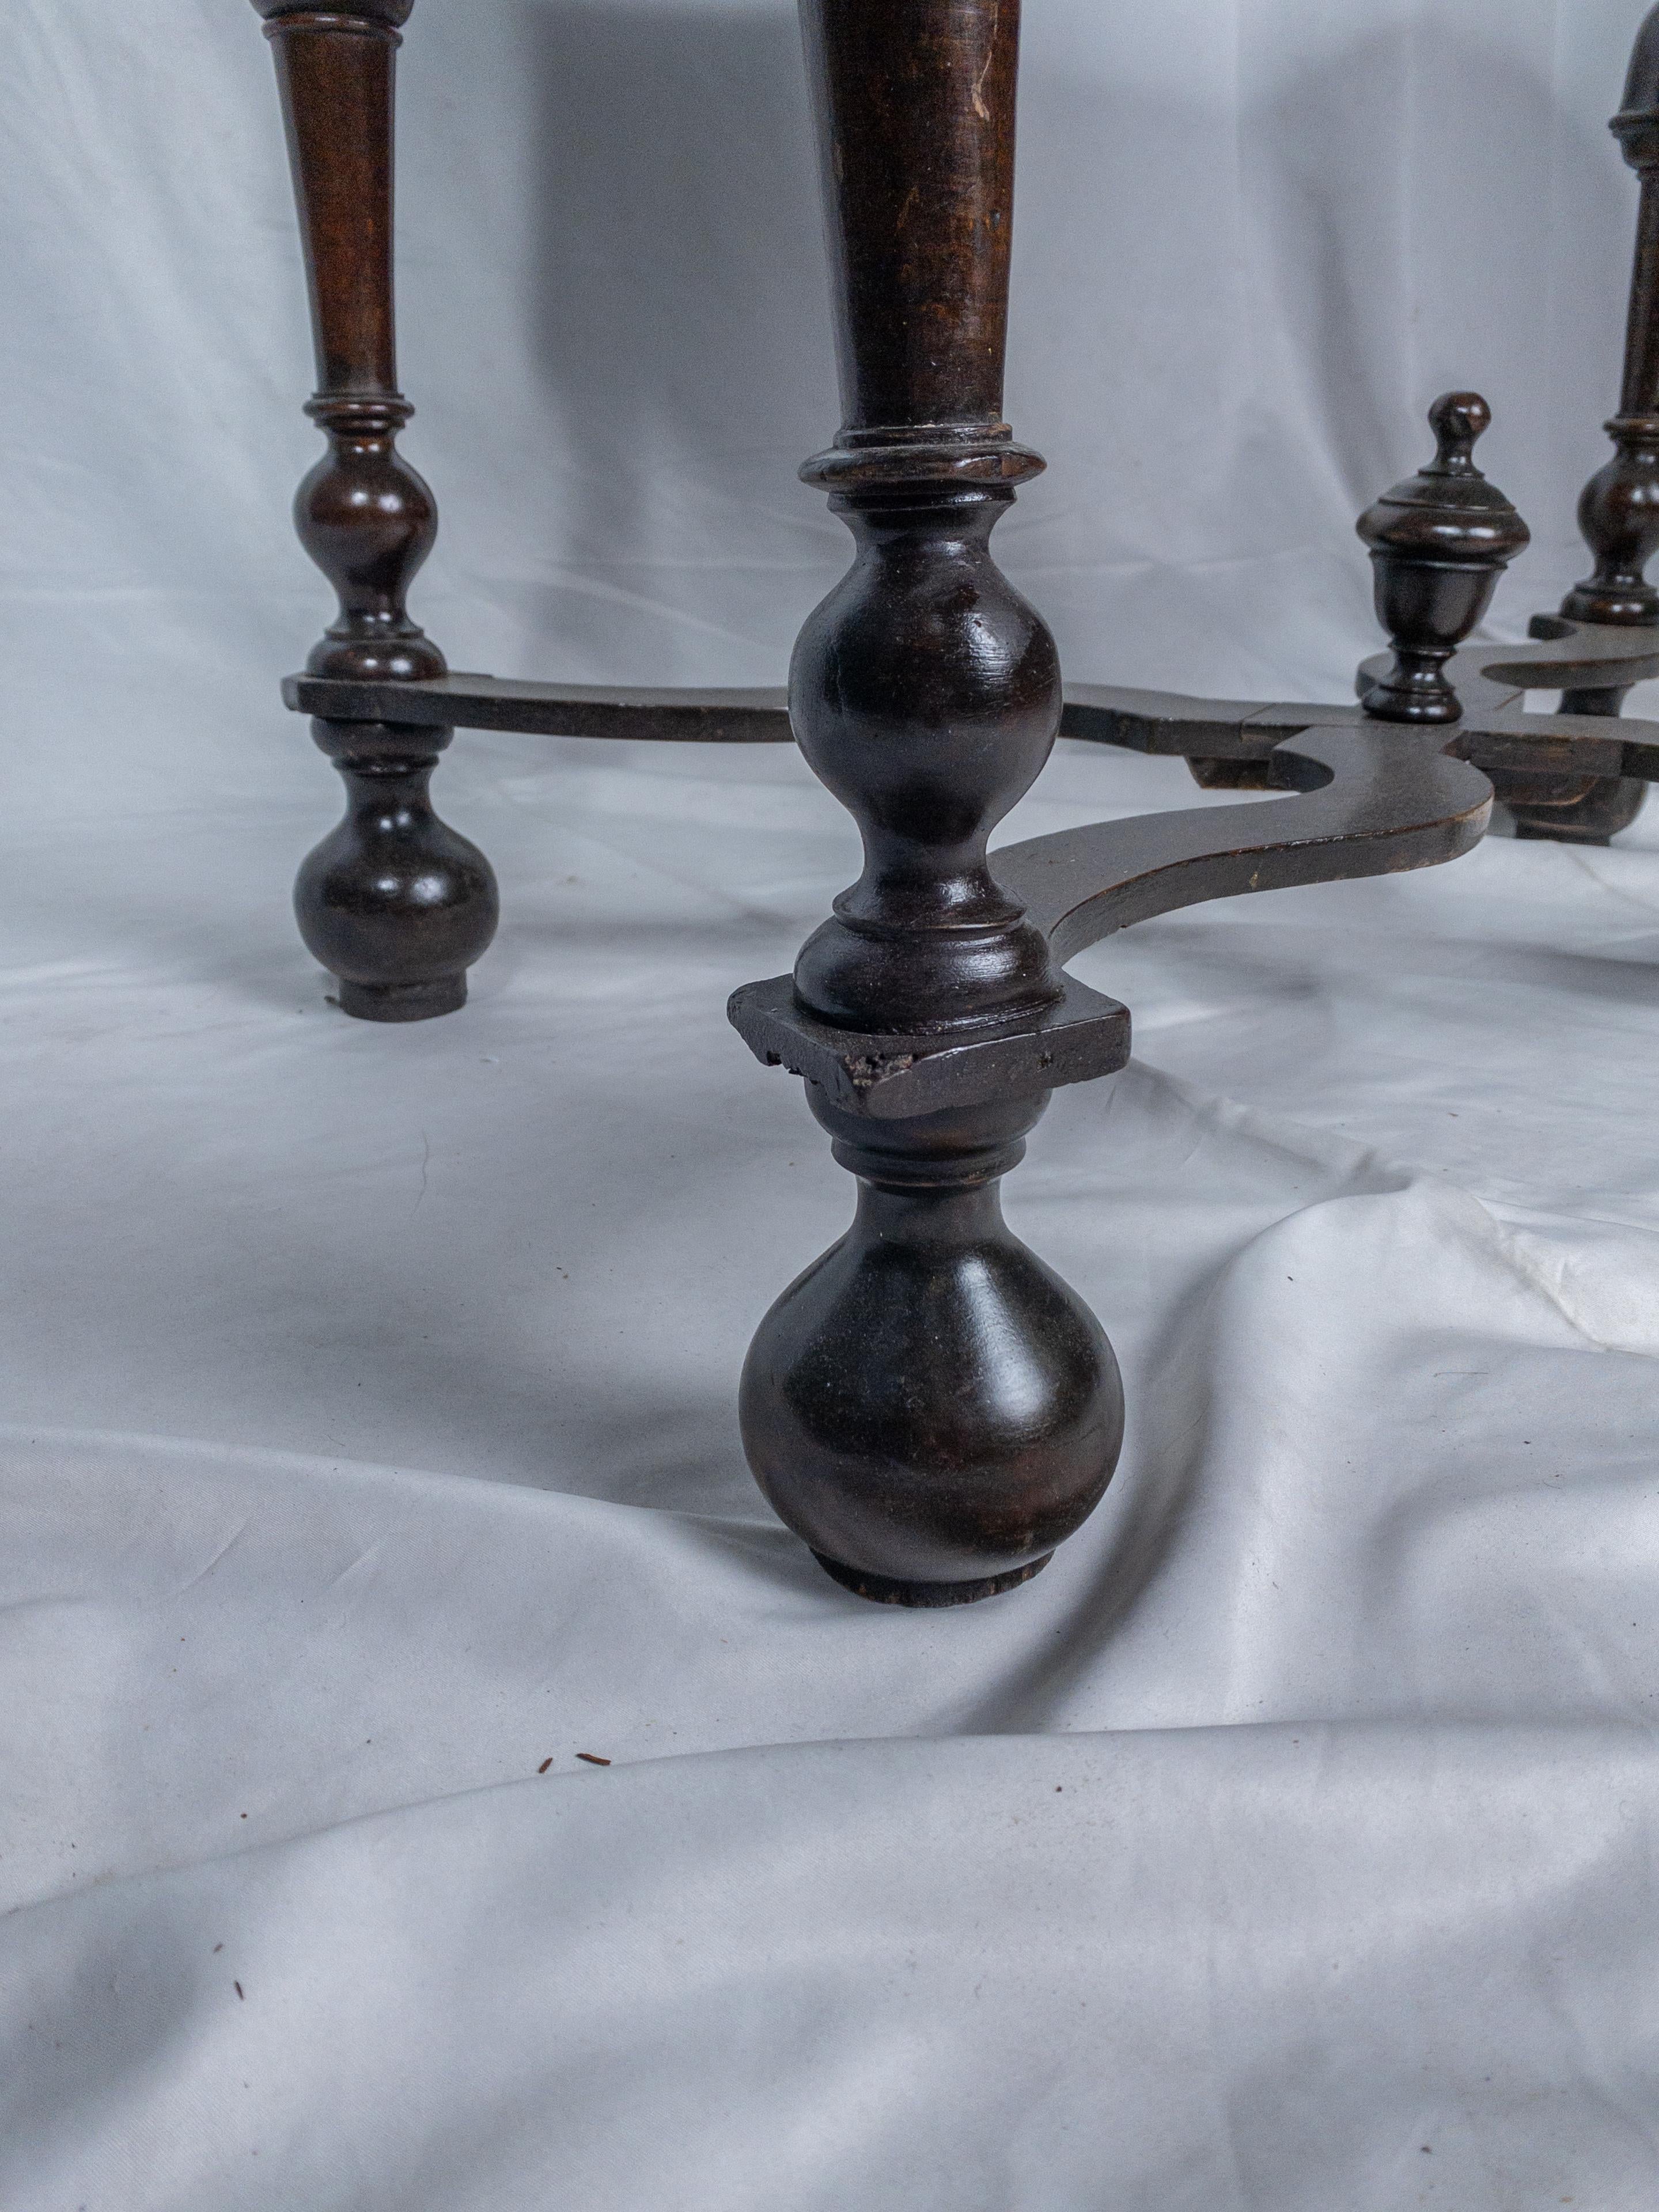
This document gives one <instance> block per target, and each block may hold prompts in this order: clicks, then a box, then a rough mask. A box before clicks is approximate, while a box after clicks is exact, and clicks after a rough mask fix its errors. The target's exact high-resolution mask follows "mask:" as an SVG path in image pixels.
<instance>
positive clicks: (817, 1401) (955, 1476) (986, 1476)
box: [739, 1182, 1123, 1605]
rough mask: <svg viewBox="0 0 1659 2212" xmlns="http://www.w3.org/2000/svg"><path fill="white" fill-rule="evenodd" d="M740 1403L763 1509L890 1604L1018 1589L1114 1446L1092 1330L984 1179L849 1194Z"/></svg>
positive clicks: (1087, 1504)
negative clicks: (838, 1231)
mask: <svg viewBox="0 0 1659 2212" xmlns="http://www.w3.org/2000/svg"><path fill="white" fill-rule="evenodd" d="M739 1411H740V1417H741V1420H742V1426H743V1437H744V1448H745V1449H746V1451H747V1453H748V1455H749V1463H750V1467H751V1468H753V1470H754V1473H755V1477H756V1480H757V1481H758V1483H759V1484H760V1486H761V1488H762V1489H763V1491H764V1492H765V1493H766V1495H767V1497H768V1498H769V1499H770V1500H771V1502H772V1504H773V1505H774V1507H775V1509H776V1510H777V1512H778V1514H779V1516H780V1517H781V1519H782V1520H783V1521H785V1522H787V1524H788V1526H789V1527H790V1528H793V1530H794V1531H795V1532H796V1534H798V1535H799V1536H802V1537H804V1538H805V1541H806V1542H807V1543H808V1544H809V1545H810V1546H811V1548H812V1550H813V1551H814V1552H815V1553H817V1555H818V1558H819V1559H820V1561H821V1562H822V1564H823V1566H824V1567H825V1568H826V1570H827V1571H828V1572H829V1573H830V1574H832V1575H833V1576H834V1577H836V1580H837V1581H838V1582H841V1583H844V1584H845V1585H846V1586H847V1587H848V1589H854V1590H857V1591H858V1592H859V1594H860V1595H862V1596H866V1597H871V1598H873V1599H876V1600H878V1601H880V1602H884V1603H888V1604H900V1605H949V1604H962V1603H966V1602H969V1601H971V1600H973V1599H975V1598H979V1597H988V1596H991V1595H994V1593H995V1592H996V1591H997V1590H1000V1589H1010V1588H1012V1587H1013V1585H1014V1584H1015V1583H1019V1582H1023V1581H1026V1580H1029V1578H1030V1576H1031V1575H1032V1574H1034V1573H1035V1572H1036V1570H1037V1568H1038V1567H1039V1566H1041V1565H1042V1564H1043V1562H1044V1561H1045V1560H1046V1559H1047V1558H1048V1554H1049V1553H1051V1552H1052V1551H1053V1550H1054V1547H1055V1545H1056V1544H1059V1543H1060V1542H1062V1541H1064V1540H1065V1538H1066V1537H1067V1536H1069V1535H1070V1534H1072V1533H1073V1530H1075V1529H1076V1528H1079V1527H1080V1526H1081V1524H1082V1522H1084V1521H1085V1519H1086V1518H1087V1517H1088V1516H1089V1514H1090V1513H1091V1512H1092V1510H1094V1508H1095V1506H1096V1505H1097V1504H1098V1503H1099V1500H1100V1498H1101V1496H1102V1493H1103V1492H1104V1490H1105V1488H1106V1485H1107V1483H1108V1482H1109V1480H1110V1479H1111V1474H1112V1470H1113V1468H1114V1467H1115V1465H1116V1462H1117V1455H1118V1451H1119V1449H1120V1447H1121V1443H1122V1437H1123V1396H1122V1389H1121V1383H1120V1382H1119V1378H1118V1371H1117V1362H1116V1360H1115V1358H1113V1356H1112V1349H1111V1346H1110V1345H1109V1343H1108V1342H1107V1340H1106V1337H1105V1334H1104V1332H1103V1330H1102V1328H1101V1327H1100V1324H1099V1322H1097V1321H1096V1319H1095V1317H1094V1316H1093V1315H1092V1314H1091V1312H1090V1311H1089V1310H1088V1308H1087V1307H1086V1306H1085V1304H1083V1302H1082V1300H1081V1299H1080V1298H1079V1297H1078V1296H1077V1295H1076V1293H1075V1292H1074V1291H1072V1290H1071V1289H1069V1288H1068V1286H1067V1285H1066V1284H1065V1283H1063V1282H1062V1281H1061V1280H1060V1277H1059V1276H1058V1275H1056V1274H1055V1273H1054V1271H1053V1269H1052V1268H1050V1267H1045V1266H1044V1264H1043V1263H1042V1261H1041V1260H1039V1259H1038V1258H1037V1256H1036V1254H1035V1253H1034V1252H1032V1251H1031V1250H1030V1249H1029V1248H1028V1247H1027V1246H1026V1245H1024V1244H1023V1243H1020V1241H1019V1239H1018V1237H1015V1236H1014V1235H1013V1234H1012V1231H1010V1230H1009V1229H1008V1228H1007V1226H1006V1224H1005V1223H1004V1221H1003V1219H1002V1215H1001V1210H1000V1205H999V1202H998V1193H997V1186H996V1184H995V1182H981V1183H979V1184H977V1185H975V1186H973V1187H970V1188H966V1189H964V1188H949V1187H946V1188H915V1189H908V1190H895V1189H890V1188H878V1187H872V1186H871V1185H869V1184H865V1185H864V1186H863V1187H862V1188H861V1189H860V1200H859V1211H858V1218H857V1219H856V1221H855V1222H854V1226H853V1228H852V1229H851V1230H850V1231H848V1235H847V1236H846V1237H843V1238H842V1241H841V1243H839V1244H836V1246H834V1247H833V1248H832V1249H830V1250H829V1252H827V1253H825V1254H824V1255H823V1258H822V1259H820V1260H819V1261H817V1262H816V1263H815V1265H813V1266H812V1267H809V1268H808V1269H807V1271H806V1273H805V1274H804V1275H802V1276H801V1277H800V1278H799V1279H798V1280H797V1281H796V1282H795V1283H793V1284H792V1285H791V1286H790V1287H789V1289H788V1290H787V1291H785V1292H784V1294H783V1296H782V1297H781V1298H780V1299H779V1300H778V1302H777V1304H775V1306H774V1307H773V1308H772V1310H771V1311H770V1313H769V1314H768V1315H767V1316H766V1318H765V1320H764V1321H763V1322H762V1323H761V1326H760V1329H759V1331H758V1333H757V1335H756V1338H755V1341H754V1344H753V1346H751V1348H750V1353H749V1358H748V1360H747V1362H746V1364H745V1365H744V1375H743V1383H742V1389H741V1393H740V1405H739Z"/></svg>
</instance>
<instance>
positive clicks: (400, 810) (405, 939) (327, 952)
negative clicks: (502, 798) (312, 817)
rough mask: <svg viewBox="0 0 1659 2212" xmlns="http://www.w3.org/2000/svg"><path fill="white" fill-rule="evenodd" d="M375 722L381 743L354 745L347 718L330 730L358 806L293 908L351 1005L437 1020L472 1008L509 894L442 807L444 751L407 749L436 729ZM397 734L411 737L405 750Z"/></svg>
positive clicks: (303, 874)
mask: <svg viewBox="0 0 1659 2212" xmlns="http://www.w3.org/2000/svg"><path fill="white" fill-rule="evenodd" d="M319 727H322V728H326V729H327V730H328V731H329V732H330V736H329V740H328V743H327V750H331V751H332V752H334V754H335V757H336V763H337V766H338V768H339V769H340V772H341V774H342V775H343V777H344V779H345V783H346V790H347V806H346V812H345V817H344V819H343V821H342V822H341V823H339V824H338V825H337V827H336V828H335V829H332V830H331V831H330V833H329V835H328V836H326V837H325V838H324V840H323V842H321V844H320V845H319V846H318V847H317V848H316V849H315V850H314V851H313V852H312V853H310V854H308V855H307V858H306V860H305V861H304V863H303V865H302V866H301V870H300V873H299V878H298V880H297V881H296V883H295V887H294V911H295V918H296V920H297V921H298V922H299V925H300V934H301V937H302V938H303V939H305V942H306V945H307V947H308V949H309V950H310V951H311V952H312V953H313V954H314V955H315V957H317V959H318V960H319V961H320V962H321V963H322V964H323V966H324V967H325V968H326V969H329V970H330V972H331V974H332V975H337V977H338V978H339V982H340V994H339V995H340V1005H341V1006H342V1007H343V1010H344V1011H345V1012H347V1013H349V1014H355V1015H356V1016H357V1017H358V1018H360V1019H362V1020H365V1021H376V1022H419V1021H427V1020H429V1019H430V1018H432V1017H433V1016H434V1015H436V1014H447V1013H453V1012H454V1011H455V1010H456V1008H457V1007H459V1006H464V1005H465V1001H466V971H467V969H468V968H470V967H471V964H472V963H473V962H474V961H475V960H477V958H478V957H480V956H481V955H482V954H483V952H484V951H486V950H487V948H488V946H489V942H490V939H492V938H493V937H494V936H495V924H496V921H497V919H498V917H499V915H500V898H499V895H498V893H497V890H496V888H495V872H494V871H493V870H492V869H491V867H490V865H489V861H488V860H486V859H485V858H484V856H483V854H482V853H481V852H480V851H479V850H478V848H477V846H476V845H474V844H473V843H471V842H470V840H468V839H467V838H465V837H463V836H461V835H460V834H459V831H457V830H454V829H451V828H450V827H449V824H448V823H447V822H443V821H441V820H440V819H439V817H438V816H437V815H436V814H435V813H434V812H433V811H432V805H431V802H430V800H429V799H428V796H427V785H428V780H429V779H430V776H431V774H432V769H433V765H434V761H435V754H434V753H432V752H429V751H428V752H427V753H426V754H425V755H424V757H411V755H410V752H409V750H408V748H409V744H410V739H411V738H420V739H422V740H427V741H428V742H429V733H428V732H423V731H422V732H410V731H404V732H388V731H386V729H385V728H384V726H370V727H371V728H372V729H374V730H375V731H376V732H377V734H378V742H377V744H375V745H374V746H373V747H371V746H370V745H369V744H367V743H365V742H362V741H361V740H360V741H359V742H358V743H357V744H356V746H355V747H351V746H350V740H349V738H343V736H342V734H341V733H342V732H343V726H342V725H339V724H332V725H320V726H319ZM440 734H441V735H447V732H441V733H440ZM389 738H399V739H401V741H402V743H401V749H400V750H399V751H393V750H392V748H391V746H390V744H388V742H387V740H388V739H389ZM348 748H350V749H348Z"/></svg>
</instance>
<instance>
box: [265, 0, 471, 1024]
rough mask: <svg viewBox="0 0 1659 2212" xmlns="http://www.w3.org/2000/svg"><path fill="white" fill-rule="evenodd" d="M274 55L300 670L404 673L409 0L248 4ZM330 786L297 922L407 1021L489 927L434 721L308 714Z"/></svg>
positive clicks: (415, 657) (414, 483) (462, 979)
mask: <svg viewBox="0 0 1659 2212" xmlns="http://www.w3.org/2000/svg"><path fill="white" fill-rule="evenodd" d="M253 4H254V6H255V8H256V9H258V12H259V14H260V15H263V16H264V18H265V19H266V21H265V34H266V36H267V37H268V38H269V39H270V41H271V43H272V46H273V47H274V49H275V52H276V75H277V82H278V84H279V86H280V88H281V92H282V100H283V118H284V121H285V123H286V125H287V129H288V143H289V157H290V161H291V163H292V167H293V171H294V190H295V199H296V201H297V203H298V206H299V215H300V229H301V239H302V241H303V244H304V247H305V256H306V270H307V278H308V281H309V287H310V295H311V321H312V331H313V337H314V339H315V343H316V350H317V392H316V396H315V398H313V399H312V400H311V402H310V404H308V406H307V410H306V412H307V414H308V415H310V416H312V417H313V419H314V420H315V421H316V422H317V423H318V424H319V427H320V428H322V430H323V432H324V433H325V436H326V437H327V439H328V451H327V453H325V454H324V456H323V458H322V459H320V460H319V462H318V463H317V465H316V466H315V467H314V468H313V470H312V471H311V472H310V474H309V475H308V476H307V477H306V478H305V480H304V482H303V483H301V486H300V489H299V493H298V495H297V496H296V499H295V527H296V528H297V530H298V532H299V536H300V542H301V544H302V545H303V546H304V547H305V549H306V550H307V553H309V554H310V556H311V557H312V559H313V561H314V562H316V563H317V565H318V567H319V568H320V569H321V570H322V571H323V573H324V574H325V576H326V577H327V578H328V579H329V580H330V582H331V584H332V585H333V586H334V587H335V589H336V591H337V592H338V594H339V601H340V611H339V615H338V617H337V619H336V620H335V621H334V622H333V623H331V625H330V627H329V629H328V631H327V633H326V634H325V636H324V637H323V638H322V639H321V640H320V641H319V643H318V644H317V645H316V646H315V647H313V650H312V653H311V655H310V658H309V659H308V660H307V663H306V665H307V669H308V670H309V671H310V672H311V673H312V674H313V675H314V676H328V677H338V678H360V679H368V680H371V681H372V680H375V679H384V678H392V679H398V680H404V681H409V680H420V679H422V678H432V677H437V676H441V675H443V673H444V672H445V664H444V657H443V655H442V653H440V652H439V650H438V648H437V647H436V646H435V645H434V644H433V642H432V641H431V639H430V638H428V636H427V635H425V633H424V632H423V631H422V629H420V627H419V625H418V624H417V623H414V622H412V621H411V620H410V617H409V614H408V611H407V610H406V607H405V605H404V601H405V598H406V595H407V593H408V590H409V586H410V580H411V579H412V578H413V576H414V574H415V572H416V569H417V568H419V567H420V565H421V563H422V561H424V560H425V558H426V556H427V555H428V552H430V550H431V549H432V542H433V539H434V538H435V536H436V534H437V526H438V516H437V508H436V506H435V502H434V501H433V497H432V495H431V493H430V491H429V490H428V489H427V487H426V485H425V484H424V483H422V481H421V478H420V477H418V476H417V475H416V473H415V471H414V470H413V469H411V468H410V465H409V464H408V463H407V462H406V461H405V460H404V459H403V458H402V456H401V455H400V454H399V453H398V450H397V435H398V431H399V430H400V429H401V428H402V427H403V425H404V423H405V422H407V421H408V419H409V417H410V415H411V414H412V413H413V411H414V410H413V409H412V408H411V407H410V404H409V402H408V401H407V400H406V399H405V398H404V397H403V395H402V394H401V393H400V392H399V391H398V369H397V359H396V354H395V350H394V345H393V324H392V80H393V67H394V57H395V53H396V50H397V47H398V44H399V27H400V26H401V25H402V24H403V23H404V21H406V19H407V18H408V15H409V13H410V9H411V7H412V6H413V4H414V0H345V4H343V5H341V6H338V7H333V8H326V7H325V8H319V7H317V6H315V5H309V4H305V0H253ZM312 728H313V734H314V736H315V738H316V740H317V743H318V744H319V746H320V747H321V748H322V750H324V751H325V753H326V754H327V755H328V756H329V757H330V758H331V760H333V762H334V763H335V764H336V766H337V768H338V769H339V770H340V772H341V774H342V775H343V778H344V780H345V784H346V792H347V807H346V814H345V818H344V819H343V821H342V822H341V823H340V824H339V826H338V827H337V829H335V830H334V831H333V832H332V833H331V835H330V836H328V837H326V838H325V839H324V841H323V842H322V843H321V844H320V845H319V846H318V848H316V850H315V851H314V852H313V853H312V854H310V855H309V857H308V858H307V860H306V861H305V863H304V865H303V866H302V867H301V871H300V876H299V880H298V882H297V884H295V894H294V903H295V915H296V916H297V918H298V921H299V924H300V933H301V936H302V937H303V938H304V939H305V941H306V944H307V945H308V946H309V948H310V950H311V951H313V953H314V954H315V955H316V956H317V957H318V959H319V960H320V961H321V962H322V963H323V965H324V966H325V968H328V969H331V971H332V972H333V973H334V974H335V975H337V976H338V978H339V979H340V1004H341V1005H342V1006H343V1007H344V1009H345V1011H346V1012H348V1013H349V1014H358V1015H362V1016H363V1017H365V1018H368V1020H371V1021H420V1020H423V1019H425V1018H427V1017H428V1016H429V1015H433V1014H444V1013H449V1012H453V1010H454V1008H456V1007H457V1006H460V1005H462V1004H463V1002H464V1001H465V998H466V971H467V969H468V968H469V967H470V966H471V963H472V962H473V961H475V960H477V958H478V957H479V955H480V954H481V953H482V952H483V951H484V949H485V948H486V946H487V945H489V940H490V939H491V938H492V937H493V936H494V934H495V920H496V911H497V902H496V891H495V877H494V875H493V874H492V873H491V871H490V867H489V862H488V860H485V858H484V856H483V854H482V853H480V852H479V851H478V849H477V847H476V846H475V845H472V844H471V843H469V842H468V841H467V840H466V839H465V837H462V836H458V835H457V833H456V832H455V831H454V830H453V829H450V828H449V827H448V825H447V823H443V822H441V821H440V820H439V818H438V817H437V816H436V815H435V813H434V812H433V811H432V807H431V804H430V801H429V799H428V796H427V786H428V781H429V779H430V776H431V774H432V770H433V767H434V765H435V762H436V760H437V757H438V754H439V753H440V752H441V750H442V749H443V747H444V746H445V745H447V744H448V742H449V738H450V732H449V731H448V730H447V729H443V728H437V729H433V728H417V727H415V726H405V725H398V724H395V723H387V722H344V721H318V722H313V725H312Z"/></svg>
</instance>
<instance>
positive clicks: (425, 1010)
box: [340, 969, 466, 1022]
mask: <svg viewBox="0 0 1659 2212" xmlns="http://www.w3.org/2000/svg"><path fill="white" fill-rule="evenodd" d="M465 1004H466V971H465V969H462V971H461V973H460V974H459V975H435V976H433V977H432V978H431V980H430V981H428V982H424V983H348V982H345V981H342V982H341V984H340V1011H341V1012H342V1013H346V1014H355V1015H356V1018H357V1019H358V1020H359V1021H360V1022H427V1021H430V1020H431V1019H432V1018H433V1016H434V1015H435V1014H453V1012H455V1011H456V1009H457V1008H458V1007H459V1006H465Z"/></svg>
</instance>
